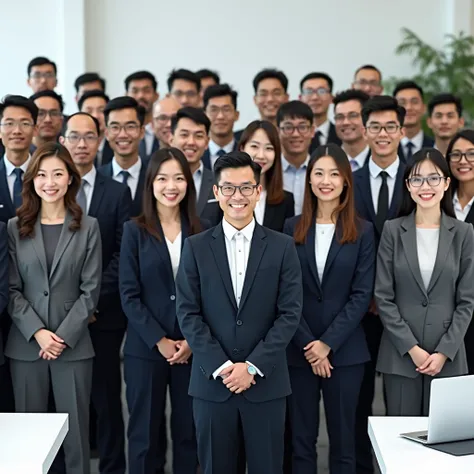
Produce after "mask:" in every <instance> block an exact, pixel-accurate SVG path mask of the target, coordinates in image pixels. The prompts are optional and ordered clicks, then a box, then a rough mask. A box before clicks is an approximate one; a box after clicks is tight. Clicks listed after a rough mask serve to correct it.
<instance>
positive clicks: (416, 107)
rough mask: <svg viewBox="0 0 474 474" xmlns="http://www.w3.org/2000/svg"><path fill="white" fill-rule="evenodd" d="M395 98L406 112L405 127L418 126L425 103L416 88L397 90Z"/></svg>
mask: <svg viewBox="0 0 474 474" xmlns="http://www.w3.org/2000/svg"><path fill="white" fill-rule="evenodd" d="M395 99H397V100H398V103H399V104H400V105H401V106H402V107H405V109H406V111H407V113H406V116H405V123H404V125H405V127H418V126H420V125H421V120H422V118H423V115H424V113H425V104H424V103H423V98H422V97H421V93H420V91H419V90H418V89H403V90H401V91H399V92H397V95H396V96H395Z"/></svg>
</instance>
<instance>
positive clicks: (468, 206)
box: [453, 189, 474, 212]
mask: <svg viewBox="0 0 474 474" xmlns="http://www.w3.org/2000/svg"><path fill="white" fill-rule="evenodd" d="M473 203H474V196H473V197H472V198H471V199H470V201H469V202H468V203H467V204H466V205H465V206H464V209H463V208H462V206H461V203H460V202H459V197H458V191H457V189H456V191H454V196H453V205H454V207H456V208H457V209H458V210H460V211H463V212H469V210H470V209H471V207H472V204H473Z"/></svg>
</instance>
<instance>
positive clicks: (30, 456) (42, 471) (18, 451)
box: [0, 413, 69, 474]
mask: <svg viewBox="0 0 474 474" xmlns="http://www.w3.org/2000/svg"><path fill="white" fill-rule="evenodd" d="M68 429H69V423H68V415H67V414H64V413H0V474H20V473H21V474H47V472H48V470H49V468H50V467H51V464H52V462H53V460H54V457H55V456H56V454H57V452H58V451H59V448H60V447H61V444H62V442H63V441H64V438H65V437H66V434H67V432H68Z"/></svg>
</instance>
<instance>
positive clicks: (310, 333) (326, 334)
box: [284, 216, 375, 367]
mask: <svg viewBox="0 0 474 474" xmlns="http://www.w3.org/2000/svg"><path fill="white" fill-rule="evenodd" d="M299 219H300V216H296V217H294V218H292V219H289V220H288V221H287V222H286V223H285V229H284V232H285V233H286V234H288V235H290V236H293V233H294V230H295V226H296V224H297V222H298V221H299ZM338 231H339V232H340V231H341V229H340V228H339V229H338ZM315 238H316V237H315V224H314V223H313V224H312V225H311V227H310V228H309V231H308V234H307V236H306V241H305V243H304V244H298V245H296V251H297V252H298V257H299V259H300V263H301V270H302V273H303V315H302V318H301V322H300V325H299V328H298V330H297V331H296V334H295V337H294V338H293V340H292V342H291V344H290V345H289V346H288V363H289V365H290V366H306V365H307V364H308V362H307V361H306V359H305V357H304V350H303V348H304V347H305V346H306V345H307V344H309V343H310V342H311V341H315V340H321V341H322V342H324V343H325V344H327V345H328V346H329V347H330V348H331V352H330V355H329V360H330V362H331V364H332V365H333V367H343V366H349V365H355V364H362V363H365V362H367V361H368V360H370V354H369V350H368V348H367V342H366V340H365V334H364V330H363V329H362V326H361V325H360V322H361V320H362V318H363V316H364V315H365V313H366V312H367V310H368V308H369V304H370V300H371V298H372V294H373V290H374V280H375V242H374V230H373V226H372V224H370V223H369V222H367V221H363V220H361V221H360V225H359V235H358V237H357V240H356V241H355V242H354V243H346V244H340V243H339V242H338V240H337V238H336V236H334V238H333V240H332V242H331V246H330V248H329V253H328V256H327V260H326V265H325V267H324V272H323V279H322V281H321V280H320V279H319V274H318V270H317V267H316V256H315Z"/></svg>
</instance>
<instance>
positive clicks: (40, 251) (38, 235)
mask: <svg viewBox="0 0 474 474" xmlns="http://www.w3.org/2000/svg"><path fill="white" fill-rule="evenodd" d="M31 244H32V245H33V248H34V250H35V252H36V255H37V256H38V260H39V261H40V263H41V266H42V267H43V272H44V277H45V278H46V280H49V276H48V265H47V264H46V253H45V251H44V241H43V232H42V231H41V217H40V216H39V215H38V218H37V219H36V223H35V236H34V237H33V238H32V239H31Z"/></svg>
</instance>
